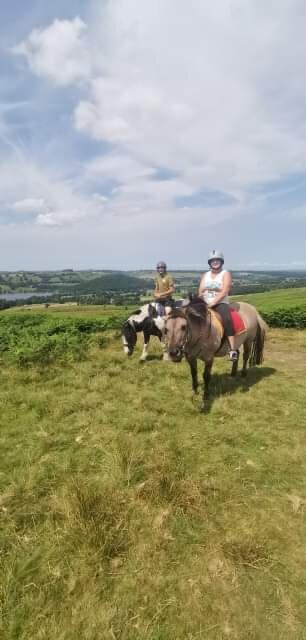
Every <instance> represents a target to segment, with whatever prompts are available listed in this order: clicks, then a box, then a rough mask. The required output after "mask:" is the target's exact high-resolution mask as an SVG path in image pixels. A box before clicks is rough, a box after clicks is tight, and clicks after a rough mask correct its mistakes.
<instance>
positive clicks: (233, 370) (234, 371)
mask: <svg viewBox="0 0 306 640" xmlns="http://www.w3.org/2000/svg"><path fill="white" fill-rule="evenodd" d="M237 353H238V358H237V360H234V362H233V364H232V370H231V376H233V378H234V377H235V375H236V374H237V371H238V363H239V349H237ZM243 354H244V352H243Z"/></svg>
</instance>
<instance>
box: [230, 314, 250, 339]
mask: <svg viewBox="0 0 306 640" xmlns="http://www.w3.org/2000/svg"><path fill="white" fill-rule="evenodd" d="M230 312H231V316H232V322H233V327H234V335H235V336H237V335H239V334H240V333H243V332H244V331H245V330H246V327H245V324H244V322H243V320H242V317H241V315H240V313H238V311H235V309H230Z"/></svg>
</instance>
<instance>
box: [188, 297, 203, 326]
mask: <svg viewBox="0 0 306 640" xmlns="http://www.w3.org/2000/svg"><path fill="white" fill-rule="evenodd" d="M186 313H187V316H192V317H193V318H198V319H199V320H204V321H206V319H207V313H208V306H207V304H206V302H205V301H204V300H203V299H202V298H199V297H198V296H194V297H193V298H191V300H190V303H189V305H188V306H187V308H186Z"/></svg>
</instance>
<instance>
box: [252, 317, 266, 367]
mask: <svg viewBox="0 0 306 640" xmlns="http://www.w3.org/2000/svg"><path fill="white" fill-rule="evenodd" d="M266 335H267V325H266V323H265V321H264V320H263V318H262V317H261V316H260V315H259V313H257V331H256V336H255V338H254V340H253V342H252V347H251V354H250V359H249V365H250V367H254V366H255V365H256V364H262V363H263V354H264V347H265V340H266Z"/></svg>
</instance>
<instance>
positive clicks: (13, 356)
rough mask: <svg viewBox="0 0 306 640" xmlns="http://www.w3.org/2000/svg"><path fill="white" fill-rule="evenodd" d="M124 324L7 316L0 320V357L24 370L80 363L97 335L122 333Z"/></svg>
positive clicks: (119, 321)
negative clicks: (72, 361) (111, 332)
mask: <svg viewBox="0 0 306 640" xmlns="http://www.w3.org/2000/svg"><path fill="white" fill-rule="evenodd" d="M121 324H122V318H121V317H120V316H109V317H107V318H105V317H103V318H94V319H87V318H86V320H84V319H80V318H56V317H52V316H48V315H46V314H36V313H35V314H23V313H20V314H18V315H13V314H6V315H3V316H2V317H0V353H1V354H2V355H3V357H7V358H8V359H9V360H10V361H11V362H13V363H15V364H17V365H19V366H23V367H26V366H30V365H38V366H44V365H47V364H50V363H52V362H55V361H61V362H64V361H69V360H80V359H81V358H83V357H84V356H85V354H86V352H87V349H88V346H89V344H90V336H91V335H92V334H93V333H97V332H102V331H105V330H106V329H119V328H120V326H121Z"/></svg>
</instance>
